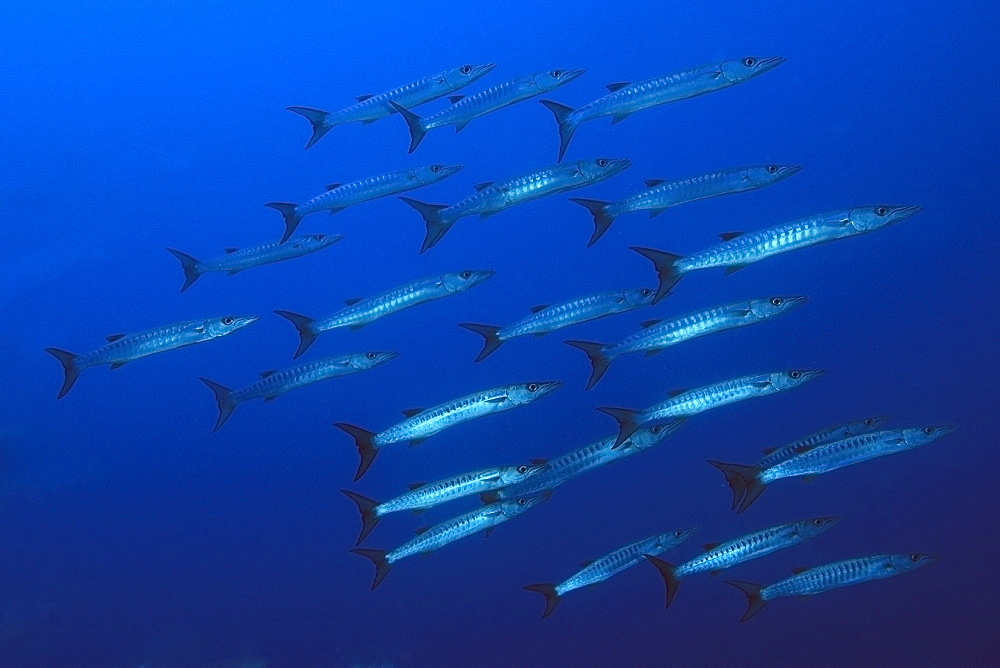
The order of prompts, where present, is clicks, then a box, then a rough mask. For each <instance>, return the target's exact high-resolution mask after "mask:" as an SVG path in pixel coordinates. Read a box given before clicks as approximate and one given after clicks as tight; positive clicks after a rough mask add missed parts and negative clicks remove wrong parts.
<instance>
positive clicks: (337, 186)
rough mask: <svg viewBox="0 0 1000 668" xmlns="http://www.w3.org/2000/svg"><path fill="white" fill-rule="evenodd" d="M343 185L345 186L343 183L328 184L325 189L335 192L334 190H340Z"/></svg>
mask: <svg viewBox="0 0 1000 668" xmlns="http://www.w3.org/2000/svg"><path fill="white" fill-rule="evenodd" d="M342 185H344V184H343V183H327V184H326V186H325V187H326V189H327V190H333V189H334V188H339V187H340V186H342ZM331 215H332V214H331Z"/></svg>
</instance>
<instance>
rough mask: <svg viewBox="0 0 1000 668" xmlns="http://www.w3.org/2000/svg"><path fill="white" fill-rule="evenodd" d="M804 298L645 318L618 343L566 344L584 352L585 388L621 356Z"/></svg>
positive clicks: (742, 321) (759, 318) (774, 311)
mask: <svg viewBox="0 0 1000 668" xmlns="http://www.w3.org/2000/svg"><path fill="white" fill-rule="evenodd" d="M808 299H809V298H808V297H801V296H795V295H776V296H773V297H766V298H763V299H749V300H742V301H738V302H733V303H730V304H723V305H722V306H714V307H712V308H709V309H705V310H703V311H696V312H694V313H689V314H687V315H683V316H680V317H679V318H673V319H671V320H647V321H646V322H644V323H642V327H643V329H642V330H641V331H639V332H636V333H635V334H632V335H631V336H628V337H626V338H625V339H623V340H622V341H620V342H619V343H611V344H607V343H595V342H593V341H577V340H570V341H566V344H567V345H570V346H573V347H574V348H579V349H580V350H582V351H583V352H584V353H586V354H587V358H588V359H589V360H590V367H591V372H590V379H589V380H588V381H587V388H586V389H588V390H589V389H590V388H592V387H593V386H594V385H596V384H597V381H599V380H600V379H601V376H603V375H604V373H605V372H606V371H607V370H608V367H609V366H610V365H611V363H612V362H613V361H614V360H616V359H617V358H619V357H621V356H622V355H627V354H629V353H638V352H645V353H646V357H650V356H652V355H655V354H656V353H658V352H660V351H661V350H663V349H664V348H668V347H670V346H673V345H676V344H678V343H681V342H682V341H687V340H689V339H693V338H696V337H699V336H704V335H705V334H711V333H713V332H724V331H726V330H728V329H735V328H737V327H744V326H746V325H752V324H754V323H757V322H763V321H765V320H769V319H770V318H774V317H776V316H779V315H781V314H782V313H786V312H788V311H790V310H792V309H794V308H797V307H799V306H801V305H803V304H805V303H806V301H808Z"/></svg>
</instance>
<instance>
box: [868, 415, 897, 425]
mask: <svg viewBox="0 0 1000 668" xmlns="http://www.w3.org/2000/svg"><path fill="white" fill-rule="evenodd" d="M891 419H892V416H891V415H876V416H875V417H873V418H872V426H873V427H877V426H879V425H881V424H883V423H885V422H888V421H889V420H891Z"/></svg>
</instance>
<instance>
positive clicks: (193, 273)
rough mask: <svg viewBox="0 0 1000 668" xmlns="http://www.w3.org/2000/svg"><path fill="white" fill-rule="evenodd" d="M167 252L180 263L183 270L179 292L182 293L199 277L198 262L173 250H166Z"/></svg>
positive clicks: (185, 254)
mask: <svg viewBox="0 0 1000 668" xmlns="http://www.w3.org/2000/svg"><path fill="white" fill-rule="evenodd" d="M167 250H168V251H169V252H170V254H171V255H173V256H174V257H175V258H177V259H178V260H180V261H181V269H183V270H184V285H182V286H181V292H184V291H185V290H187V289H188V288H190V287H191V284H192V283H194V282H195V281H197V280H198V277H200V276H201V272H200V271H198V260H197V259H195V258H193V257H191V256H190V255H188V254H187V253H182V252H180V251H179V250H177V249H175V248H168V249H167Z"/></svg>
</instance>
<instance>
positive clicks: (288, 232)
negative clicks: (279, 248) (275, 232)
mask: <svg viewBox="0 0 1000 668" xmlns="http://www.w3.org/2000/svg"><path fill="white" fill-rule="evenodd" d="M264 206H267V207H271V208H272V209H276V210H277V211H278V212H279V213H280V214H281V217H282V218H284V219H285V233H284V234H282V235H281V243H285V242H286V241H288V238H289V237H290V236H292V235H293V234H295V228H297V227H298V226H299V223H301V222H302V216H300V215H299V214H297V213H295V207H297V206H298V204H296V203H295V202H268V203H267V204H265V205H264Z"/></svg>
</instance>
